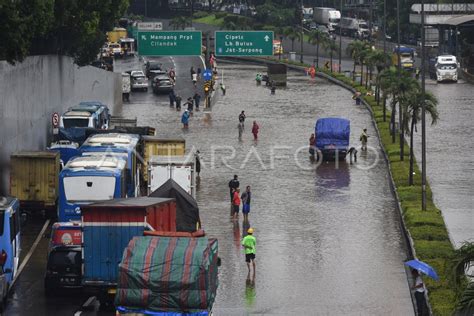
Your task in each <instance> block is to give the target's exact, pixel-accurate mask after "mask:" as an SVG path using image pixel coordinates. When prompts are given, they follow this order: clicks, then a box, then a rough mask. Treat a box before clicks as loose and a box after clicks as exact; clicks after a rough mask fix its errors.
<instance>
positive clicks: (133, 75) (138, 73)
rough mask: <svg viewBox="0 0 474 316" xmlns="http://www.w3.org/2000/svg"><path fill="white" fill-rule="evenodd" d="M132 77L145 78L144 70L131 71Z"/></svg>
mask: <svg viewBox="0 0 474 316" xmlns="http://www.w3.org/2000/svg"><path fill="white" fill-rule="evenodd" d="M130 76H132V77H135V76H137V77H138V76H145V73H144V72H143V71H142V70H132V71H130Z"/></svg>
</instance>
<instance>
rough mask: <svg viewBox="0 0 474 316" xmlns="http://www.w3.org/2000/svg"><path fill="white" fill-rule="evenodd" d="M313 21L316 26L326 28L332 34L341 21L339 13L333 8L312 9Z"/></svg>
mask: <svg viewBox="0 0 474 316" xmlns="http://www.w3.org/2000/svg"><path fill="white" fill-rule="evenodd" d="M313 19H314V22H316V23H317V24H320V25H325V26H327V28H328V29H329V31H330V32H332V31H334V30H335V28H336V26H337V24H338V23H339V21H340V20H341V12H340V11H338V10H336V9H333V8H323V7H316V8H314V9H313Z"/></svg>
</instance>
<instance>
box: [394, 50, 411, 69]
mask: <svg viewBox="0 0 474 316" xmlns="http://www.w3.org/2000/svg"><path fill="white" fill-rule="evenodd" d="M399 54H400V66H401V67H402V69H403V70H405V71H409V72H412V71H413V70H414V67H415V50H414V49H413V48H410V47H405V46H400V47H398V46H395V48H394V49H393V52H392V65H393V66H395V67H397V66H398V55H399Z"/></svg>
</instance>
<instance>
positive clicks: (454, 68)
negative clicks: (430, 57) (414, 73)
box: [434, 55, 458, 82]
mask: <svg viewBox="0 0 474 316" xmlns="http://www.w3.org/2000/svg"><path fill="white" fill-rule="evenodd" d="M434 67H435V71H436V81H437V82H443V81H454V82H457V81H458V61H457V59H456V56H453V55H440V56H438V57H436V63H435V65H434Z"/></svg>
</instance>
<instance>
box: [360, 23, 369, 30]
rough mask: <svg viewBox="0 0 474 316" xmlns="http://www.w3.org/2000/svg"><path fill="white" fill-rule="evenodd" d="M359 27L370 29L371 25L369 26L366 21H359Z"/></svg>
mask: <svg viewBox="0 0 474 316" xmlns="http://www.w3.org/2000/svg"><path fill="white" fill-rule="evenodd" d="M359 27H360V28H361V29H368V28H369V27H368V26H367V24H365V23H359Z"/></svg>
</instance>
